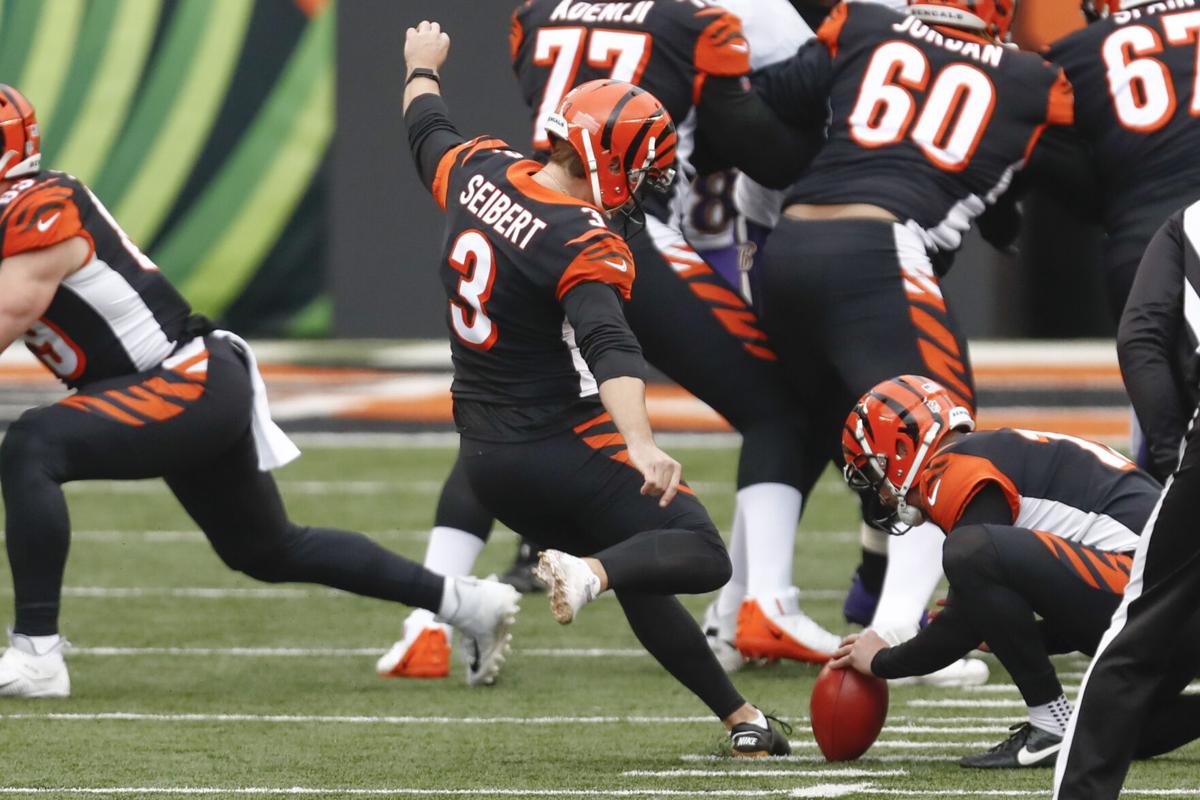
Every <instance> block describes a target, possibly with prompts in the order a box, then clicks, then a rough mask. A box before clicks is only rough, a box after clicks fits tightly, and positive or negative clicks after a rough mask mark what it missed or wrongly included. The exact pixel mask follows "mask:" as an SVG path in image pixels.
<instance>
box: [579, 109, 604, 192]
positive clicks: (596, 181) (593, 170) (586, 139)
mask: <svg viewBox="0 0 1200 800" xmlns="http://www.w3.org/2000/svg"><path fill="white" fill-rule="evenodd" d="M579 138H581V139H582V140H583V151H584V153H585V154H586V155H587V164H586V166H587V173H588V177H589V178H591V181H592V197H593V198H595V200H596V205H597V206H598V207H599V208H600V209H601V210H602V211H607V209H606V208H605V207H604V200H603V199H602V198H601V196H600V167H599V165H598V164H597V163H596V151H595V150H593V149H592V135H591V134H590V133H588V132H587V131H586V130H584V129H580V131H579Z"/></svg>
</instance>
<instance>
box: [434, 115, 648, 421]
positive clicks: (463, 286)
mask: <svg viewBox="0 0 1200 800" xmlns="http://www.w3.org/2000/svg"><path fill="white" fill-rule="evenodd" d="M541 168H542V165H541V164H540V163H538V162H536V161H531V160H527V159H525V158H523V157H522V156H521V155H520V154H519V153H516V152H513V151H512V150H510V149H509V147H508V145H507V144H505V143H504V142H503V141H500V140H499V139H490V138H486V137H480V138H478V139H473V140H471V141H469V142H464V143H463V144H461V145H459V146H457V147H454V148H452V149H451V150H449V151H448V152H447V153H446V155H444V156H443V157H442V160H441V163H440V164H439V166H438V169H437V174H436V177H435V178H434V182H433V196H434V199H435V200H437V202H438V204H439V205H440V206H441V207H442V208H443V209H445V211H446V223H447V224H446V242H445V249H444V252H443V258H442V263H441V267H440V275H441V279H442V285H443V287H444V288H445V290H446V297H447V299H448V303H447V307H446V325H447V327H448V328H449V330H450V344H451V352H452V356H453V360H454V382H453V385H452V386H451V393H452V395H453V396H454V401H455V415H456V419H457V420H458V423H459V427H460V430H462V431H463V432H464V433H470V434H471V435H473V436H475V437H477V438H497V439H501V440H510V439H519V438H522V437H523V436H530V437H532V436H536V435H539V434H543V435H544V434H545V433H548V432H552V431H551V428H552V427H553V426H555V425H557V426H559V427H567V426H568V425H569V424H571V422H572V420H571V419H570V418H569V415H564V414H563V413H562V412H563V410H564V409H565V408H568V407H570V406H571V405H573V404H579V401H580V400H581V398H595V397H596V396H597V394H598V387H597V385H596V381H595V379H594V378H593V376H592V374H591V372H590V371H589V370H588V368H587V364H586V363H585V362H584V360H583V357H582V356H581V355H580V352H579V349H578V347H577V346H576V343H575V334H574V330H573V329H572V327H571V325H570V322H569V321H568V320H567V319H566V316H565V314H564V312H563V308H562V305H561V300H562V297H563V295H565V294H566V293H567V292H568V291H570V290H571V289H572V288H574V287H575V286H578V285H579V284H581V283H584V282H591V281H594V282H600V283H605V284H608V285H610V286H612V287H613V288H614V289H615V290H616V291H617V292H618V293H619V294H620V295H621V297H622V298H623V299H625V300H628V299H629V296H630V292H631V290H632V287H633V279H634V262H633V256H632V255H631V254H630V252H629V248H628V246H627V245H626V244H625V241H624V240H623V239H621V237H620V236H618V235H617V234H616V233H614V232H613V231H612V230H610V229H609V227H608V225H607V223H606V221H605V219H604V217H603V215H602V214H601V213H600V211H599V210H598V209H596V207H595V206H592V205H590V204H588V203H584V202H582V201H579V200H576V199H574V198H571V197H568V196H567V195H564V194H561V193H559V192H554V191H551V190H549V189H546V188H545V187H543V186H541V185H540V184H538V183H537V182H536V181H534V180H533V178H532V175H533V173H535V172H537V171H538V170H540V169H541ZM596 402H597V401H596V400H595V399H593V400H592V402H591V403H589V404H583V405H585V406H588V410H591V409H592V408H594V406H595V404H596ZM480 405H482V406H484V407H485V408H483V409H481V408H480ZM468 406H469V408H466V409H465V410H464V407H468ZM497 407H500V408H497ZM503 407H508V408H509V409H510V410H511V413H508V412H505V411H504V410H503ZM489 409H490V410H489ZM593 415H594V413H593ZM466 416H470V419H466V418H465V417H466Z"/></svg>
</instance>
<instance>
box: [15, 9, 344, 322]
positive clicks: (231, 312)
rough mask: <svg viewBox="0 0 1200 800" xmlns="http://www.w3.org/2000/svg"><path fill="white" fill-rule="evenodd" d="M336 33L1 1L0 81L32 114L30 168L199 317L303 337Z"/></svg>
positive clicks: (197, 13) (328, 18)
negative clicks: (36, 159)
mask: <svg viewBox="0 0 1200 800" xmlns="http://www.w3.org/2000/svg"><path fill="white" fill-rule="evenodd" d="M334 23H335V14H334V9H333V8H332V2H326V1H325V0H0V81H2V82H5V83H11V84H13V85H15V86H16V87H18V88H19V89H20V90H21V91H22V92H24V93H25V95H26V96H27V97H28V98H29V99H30V100H31V101H32V102H33V104H34V106H35V107H36V108H37V112H38V119H39V122H40V123H41V128H42V151H43V153H44V156H43V165H44V166H46V167H47V168H49V169H60V170H64V171H66V172H70V173H71V174H73V175H75V176H77V177H78V178H80V179H81V180H83V181H84V182H85V183H87V184H88V185H90V186H91V187H92V189H93V191H94V192H95V193H96V195H97V196H98V197H99V198H100V199H101V200H102V201H103V202H104V204H105V205H106V206H107V207H108V208H109V210H110V211H112V212H113V214H114V216H116V218H117V219H118V220H119V221H120V222H121V225H122V226H123V227H124V228H125V230H126V231H127V232H128V233H129V235H130V236H131V237H132V238H133V239H134V241H136V242H138V243H139V244H140V245H141V246H142V248H143V249H144V250H146V251H147V252H148V253H149V254H150V256H151V257H152V258H153V259H154V260H155V261H156V262H157V263H158V265H159V266H160V267H161V268H162V269H163V272H164V273H165V274H166V275H167V276H169V277H170V278H171V280H172V282H174V284H175V285H176V286H177V287H178V288H179V289H180V291H181V292H182V293H183V294H184V296H186V297H187V298H188V300H190V301H191V303H192V304H193V305H194V306H195V307H196V309H197V310H198V311H201V312H203V313H205V314H208V315H209V316H211V317H213V318H215V319H221V320H223V321H225V322H227V323H228V324H230V325H231V326H233V327H236V328H238V329H239V330H242V331H244V332H247V333H256V332H257V333H287V332H303V333H319V332H321V329H322V326H323V325H324V322H325V316H326V315H325V314H324V313H323V309H324V306H325V303H324V300H323V297H322V293H323V286H324V270H325V263H326V252H325V239H326V236H325V229H326V220H325V202H326V196H327V191H326V186H327V181H326V177H327V174H328V170H327V168H326V164H327V160H328V152H329V143H330V139H331V137H332V134H333V125H334V119H333V85H334Z"/></svg>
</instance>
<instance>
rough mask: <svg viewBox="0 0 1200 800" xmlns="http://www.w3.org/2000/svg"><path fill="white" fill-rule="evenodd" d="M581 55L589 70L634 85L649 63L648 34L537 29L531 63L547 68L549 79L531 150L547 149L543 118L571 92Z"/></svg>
mask: <svg viewBox="0 0 1200 800" xmlns="http://www.w3.org/2000/svg"><path fill="white" fill-rule="evenodd" d="M589 34H590V35H589ZM584 52H586V53H587V63H588V66H589V67H592V68H594V69H600V70H603V69H607V70H608V71H609V75H608V76H609V77H610V78H612V79H613V80H617V81H626V82H628V83H637V82H638V80H639V79H640V78H641V77H642V70H644V69H645V68H646V62H647V61H649V60H650V34H648V33H639V32H637V31H608V30H594V31H589V30H588V29H587V28H542V29H540V30H539V31H538V32H537V39H536V40H534V44H533V63H534V64H536V65H538V66H539V67H550V77H549V78H547V80H546V89H545V92H544V93H543V95H542V104H541V105H540V106H539V107H538V114H537V119H536V120H535V121H534V125H533V145H534V147H538V148H541V149H545V148H548V147H550V139H549V137H547V136H546V118H547V117H549V116H550V115H551V114H553V113H554V110H555V109H556V108H558V104H559V101H561V100H562V98H563V95H564V94H566V93H567V92H568V91H569V90H570V89H572V88H574V86H575V76H576V75H577V74H578V73H579V63H580V60H581V58H582V56H583V54H584Z"/></svg>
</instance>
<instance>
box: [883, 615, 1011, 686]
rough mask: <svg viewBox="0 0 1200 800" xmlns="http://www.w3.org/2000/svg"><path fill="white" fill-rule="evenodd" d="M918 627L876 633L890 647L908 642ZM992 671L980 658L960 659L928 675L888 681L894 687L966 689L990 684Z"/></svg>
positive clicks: (915, 633)
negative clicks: (989, 678) (989, 679)
mask: <svg viewBox="0 0 1200 800" xmlns="http://www.w3.org/2000/svg"><path fill="white" fill-rule="evenodd" d="M917 630H918V628H917V626H916V625H912V626H907V627H901V628H892V629H889V630H886V631H878V630H877V631H875V632H876V633H878V634H879V635H880V636H881V637H882V638H883V640H884V641H886V642H887V643H888V645H889V646H891V647H895V646H896V645H898V644H902V643H904V642H907V641H908V640H909V639H911V638H913V637H914V636H916V635H917ZM990 675H991V670H990V669H989V668H988V665H987V662H986V661H980V660H979V659H978V658H960V659H959V660H958V661H955V662H954V663H953V664H949V665H948V666H945V667H942V668H941V669H939V670H937V671H936V672H931V673H929V674H928V675H914V676H912V677H911V678H892V679H890V680H889V681H888V683H890V684H891V685H893V686H936V687H938V688H941V689H965V688H969V687H971V686H982V685H984V684H985V683H987V682H988V677H989V676H990Z"/></svg>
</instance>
